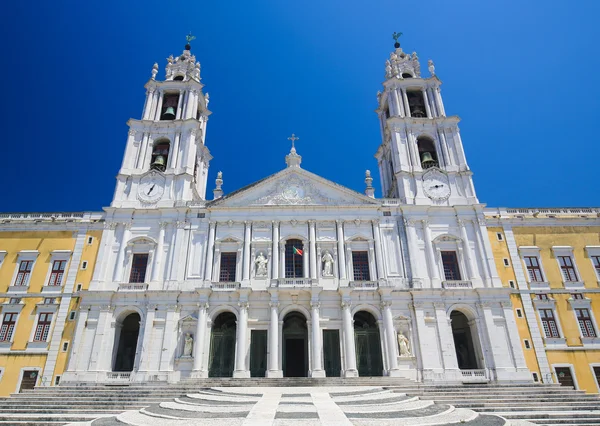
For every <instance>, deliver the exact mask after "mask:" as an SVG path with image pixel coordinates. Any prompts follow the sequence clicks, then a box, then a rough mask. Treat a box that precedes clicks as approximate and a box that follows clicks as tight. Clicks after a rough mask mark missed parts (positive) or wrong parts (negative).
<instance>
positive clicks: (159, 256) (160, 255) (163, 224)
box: [150, 222, 167, 282]
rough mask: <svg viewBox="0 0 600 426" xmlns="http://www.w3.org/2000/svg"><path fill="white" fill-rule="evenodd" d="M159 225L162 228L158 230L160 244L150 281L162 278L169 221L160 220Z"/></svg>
mask: <svg viewBox="0 0 600 426" xmlns="http://www.w3.org/2000/svg"><path fill="white" fill-rule="evenodd" d="M158 226H159V227H160V230H159V231H158V244H157V247H156V251H155V253H154V267H153V268H152V277H151V278H150V281H152V282H156V281H158V280H159V279H160V269H161V264H162V258H163V255H164V253H163V251H164V248H163V247H164V240H165V228H166V227H167V222H160V223H159V224H158Z"/></svg>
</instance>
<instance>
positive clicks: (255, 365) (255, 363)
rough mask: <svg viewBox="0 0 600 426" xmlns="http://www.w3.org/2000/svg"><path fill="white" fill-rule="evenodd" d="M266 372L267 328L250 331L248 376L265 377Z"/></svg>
mask: <svg viewBox="0 0 600 426" xmlns="http://www.w3.org/2000/svg"><path fill="white" fill-rule="evenodd" d="M266 372H267V330H252V331H251V332H250V377H265V373H266Z"/></svg>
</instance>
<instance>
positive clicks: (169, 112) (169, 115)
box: [162, 107, 175, 120]
mask: <svg viewBox="0 0 600 426" xmlns="http://www.w3.org/2000/svg"><path fill="white" fill-rule="evenodd" d="M162 118H163V119H165V120H174V119H175V109H173V107H168V108H167V109H166V110H165V112H163V115H162Z"/></svg>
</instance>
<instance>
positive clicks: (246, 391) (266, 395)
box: [71, 386, 531, 426]
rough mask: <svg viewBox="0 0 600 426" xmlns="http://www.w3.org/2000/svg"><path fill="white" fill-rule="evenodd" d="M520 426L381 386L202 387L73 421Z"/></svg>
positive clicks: (103, 424)
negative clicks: (115, 412)
mask: <svg viewBox="0 0 600 426" xmlns="http://www.w3.org/2000/svg"><path fill="white" fill-rule="evenodd" d="M124 424H125V425H134V426H142V425H144V426H145V425H160V426H191V425H210V426H267V425H269V426H283V425H290V426H313V425H314V426H317V425H319V426H320V425H326V426H352V425H355V426H392V425H394V426H398V425H403V426H426V425H432V426H433V425H450V424H460V425H461V426H503V425H506V426H511V425H512V426H517V425H518V426H524V425H530V424H531V423H528V422H523V421H514V420H511V421H508V420H505V419H503V418H501V417H498V416H491V415H484V414H477V413H476V412H474V411H472V410H469V409H465V408H455V407H453V406H451V405H445V404H436V403H434V402H433V401H428V400H422V399H420V398H419V397H409V396H407V395H406V394H402V393H396V392H393V391H392V390H387V389H384V388H382V387H374V386H356V387H348V386H345V387H289V388H286V387H272V388H265V387H246V388H218V387H215V388H206V389H203V390H202V391H201V392H199V393H195V394H189V395H187V396H184V397H180V398H175V399H173V400H171V401H165V402H162V403H160V404H155V405H152V406H150V407H147V408H143V409H141V410H137V411H126V412H124V413H122V414H119V415H117V416H113V417H103V418H99V419H97V420H93V421H91V422H86V423H71V425H80V426H81V425H91V426H123V425H124Z"/></svg>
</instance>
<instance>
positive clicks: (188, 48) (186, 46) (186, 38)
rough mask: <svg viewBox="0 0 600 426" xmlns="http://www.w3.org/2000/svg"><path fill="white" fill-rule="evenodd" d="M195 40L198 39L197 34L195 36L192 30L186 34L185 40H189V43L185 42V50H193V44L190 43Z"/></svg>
mask: <svg viewBox="0 0 600 426" xmlns="http://www.w3.org/2000/svg"><path fill="white" fill-rule="evenodd" d="M193 40H196V36H193V35H192V32H191V31H190V33H189V34H188V35H186V36H185V41H187V43H186V44H185V50H191V49H192V46H190V43H191V42H192V41H193Z"/></svg>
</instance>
